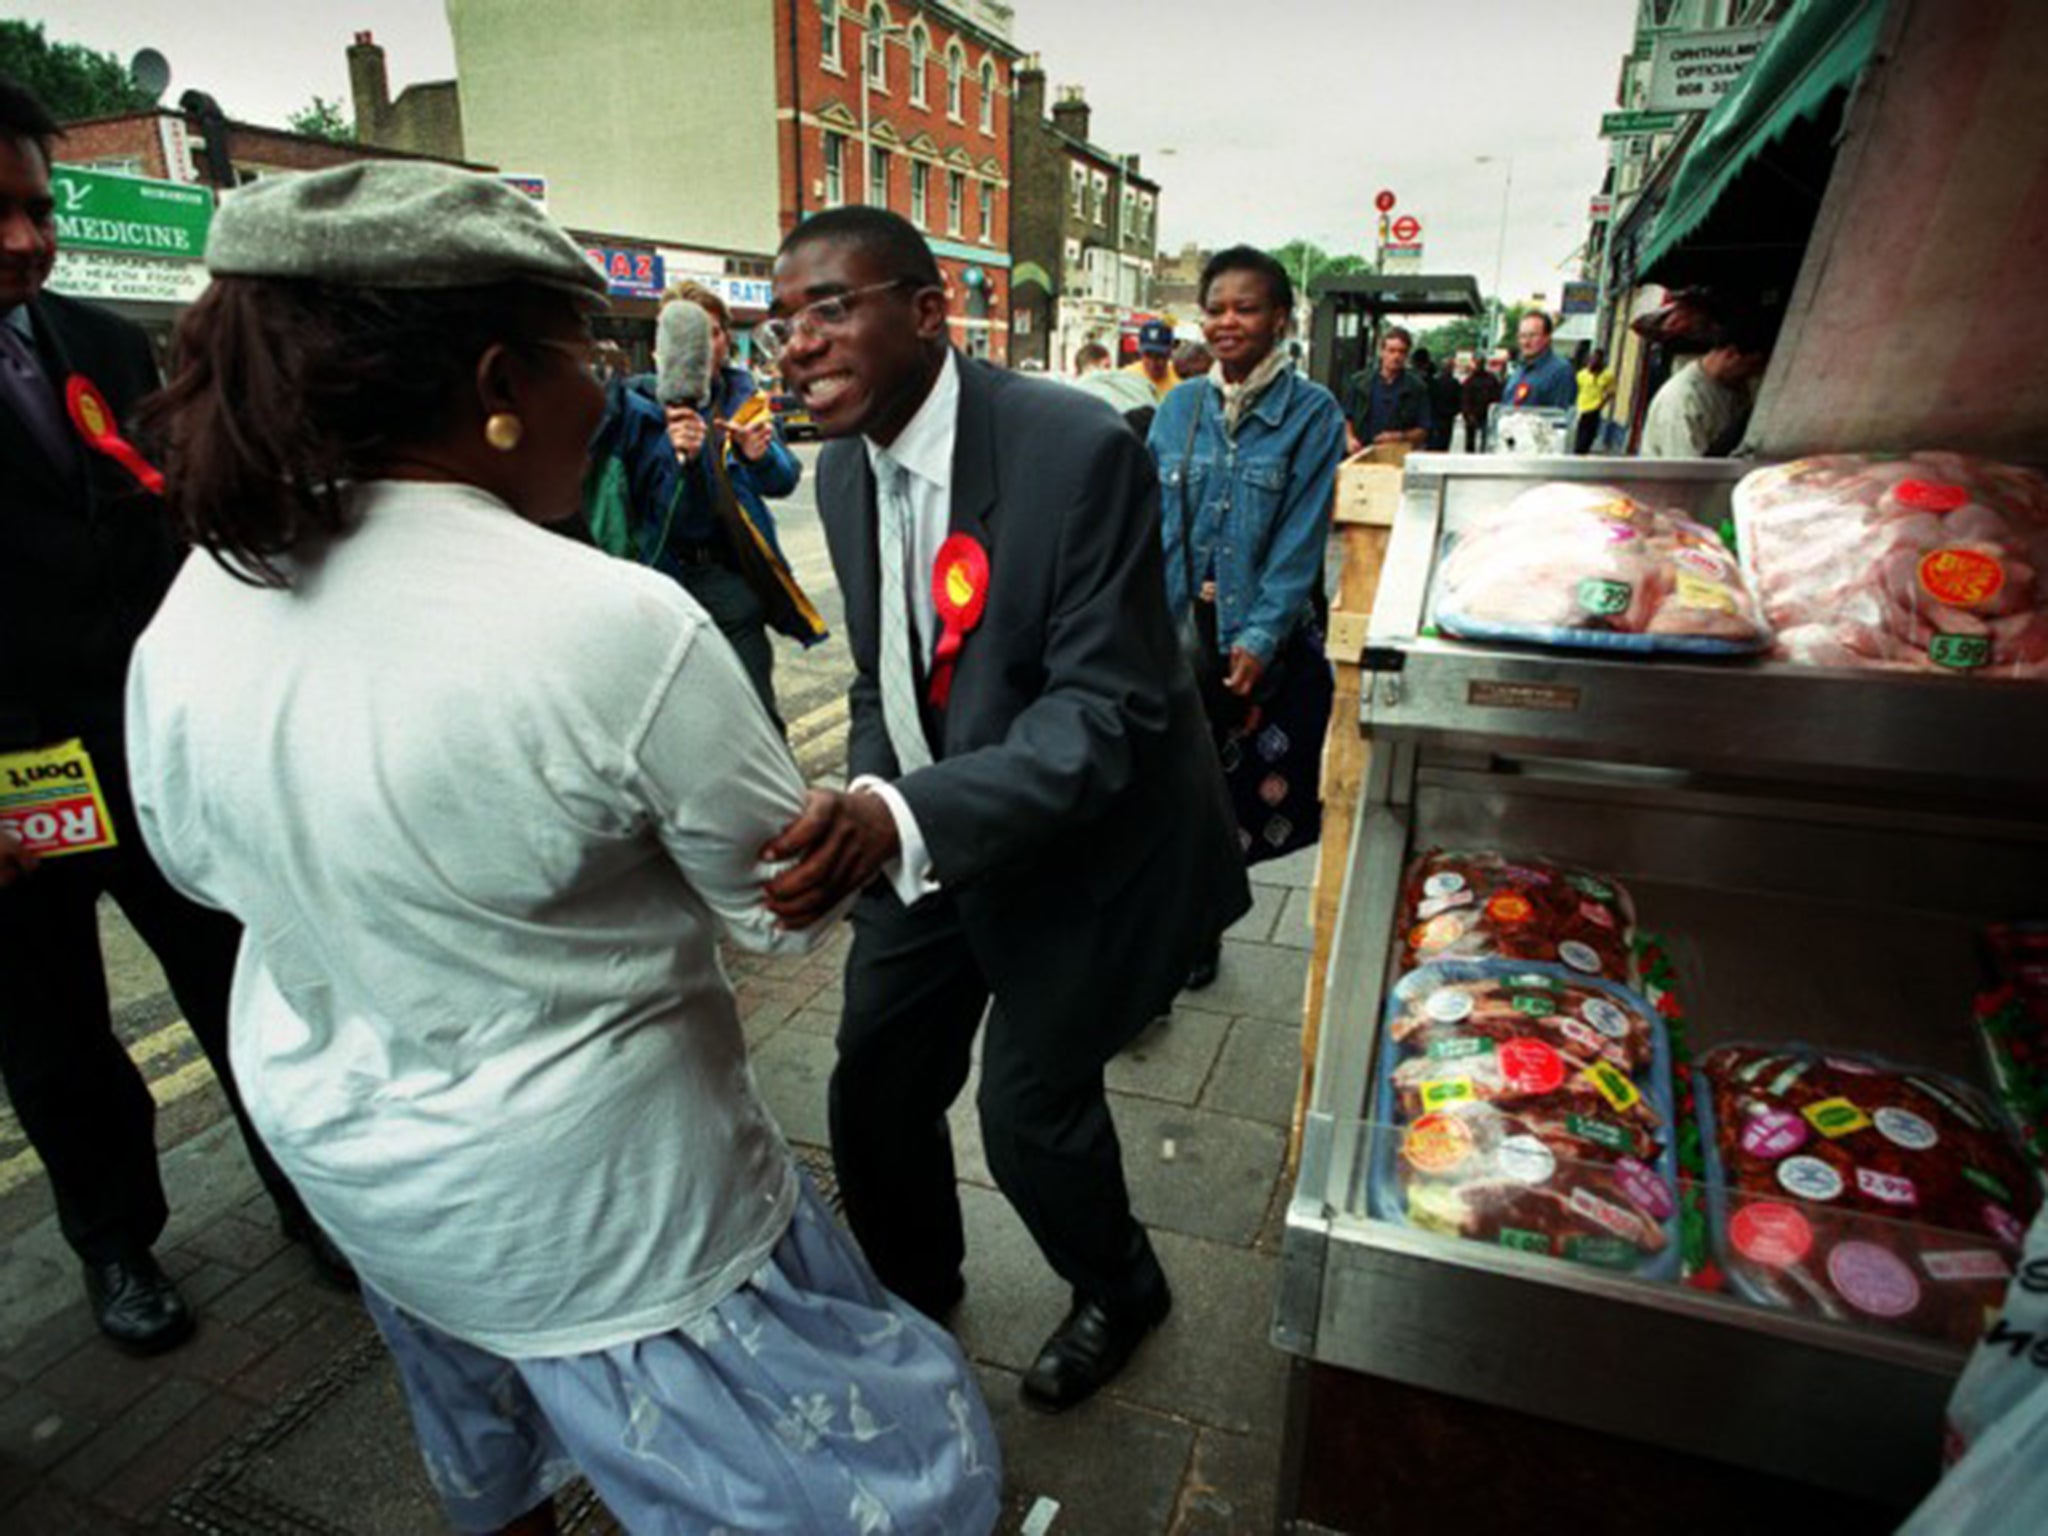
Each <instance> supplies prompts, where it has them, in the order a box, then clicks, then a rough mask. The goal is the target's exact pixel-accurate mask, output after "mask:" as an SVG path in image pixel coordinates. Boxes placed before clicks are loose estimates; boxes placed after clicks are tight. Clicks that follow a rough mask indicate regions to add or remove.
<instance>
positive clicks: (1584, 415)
mask: <svg viewBox="0 0 2048 1536" xmlns="http://www.w3.org/2000/svg"><path fill="white" fill-rule="evenodd" d="M1613 398H1614V370H1613V369H1612V368H1610V367H1608V366H1607V354H1606V353H1605V352H1602V351H1599V350H1598V349H1595V350H1594V351H1593V353H1592V354H1591V355H1590V356H1589V357H1587V359H1586V366H1585V367H1584V368H1581V369H1580V370H1579V431H1578V437H1577V439H1576V440H1575V441H1574V443H1573V444H1572V452H1574V453H1577V454H1580V455H1582V456H1583V455H1585V454H1589V453H1591V452H1592V451H1593V445H1594V443H1596V442H1598V441H1599V438H1600V421H1601V418H1602V417H1603V415H1604V414H1605V413H1606V410H1607V402H1608V401H1610V400H1612V399H1613Z"/></svg>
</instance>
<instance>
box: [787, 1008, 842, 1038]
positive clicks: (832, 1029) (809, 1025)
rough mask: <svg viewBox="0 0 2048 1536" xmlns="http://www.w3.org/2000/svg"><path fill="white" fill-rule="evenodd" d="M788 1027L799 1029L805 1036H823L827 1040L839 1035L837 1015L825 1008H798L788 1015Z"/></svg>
mask: <svg viewBox="0 0 2048 1536" xmlns="http://www.w3.org/2000/svg"><path fill="white" fill-rule="evenodd" d="M789 1027H790V1028H791V1029H800V1030H802V1031H803V1032H804V1033H805V1034H807V1035H823V1036H824V1037H825V1038H826V1039H827V1040H832V1039H836V1038H837V1037H838V1034H839V1015H838V1014H837V1013H836V1012H834V1011H832V1010H829V1009H825V1008H799V1009H797V1011H796V1012H795V1013H793V1014H791V1015H790V1019H789Z"/></svg>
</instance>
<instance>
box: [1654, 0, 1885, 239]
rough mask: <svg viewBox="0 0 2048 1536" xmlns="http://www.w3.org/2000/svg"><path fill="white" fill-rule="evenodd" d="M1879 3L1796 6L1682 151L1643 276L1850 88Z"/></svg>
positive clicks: (1814, 1) (1866, 55)
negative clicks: (1803, 124) (1804, 123)
mask: <svg viewBox="0 0 2048 1536" xmlns="http://www.w3.org/2000/svg"><path fill="white" fill-rule="evenodd" d="M1884 12H1885V5H1884V0H1796V3H1795V4H1794V5H1793V7H1792V9H1791V10H1790V11H1789V12H1787V13H1786V15H1785V18H1784V19H1783V20H1782V21H1780V22H1779V23H1778V25H1777V26H1776V28H1774V29H1773V30H1772V32H1771V36H1770V40H1769V41H1768V42H1766V43H1765V44H1764V46H1763V48H1762V49H1761V50H1760V51H1759V52H1758V53H1757V56H1756V57H1755V59H1753V60H1751V62H1750V66H1749V68H1748V69H1747V70H1745V71H1744V72H1743V75H1742V78H1741V79H1740V80H1738V81H1736V83H1735V88H1734V89H1733V90H1731V91H1730V92H1729V93H1728V94H1727V95H1726V96H1723V97H1722V98H1721V99H1720V101H1719V102H1717V103H1716V104H1715V106H1714V109H1713V111H1711V112H1709V113H1708V114H1707V116H1706V120H1705V121H1704V122H1703V123H1701V124H1700V129H1699V132H1698V133H1697V134H1695V135H1694V136H1693V140H1692V143H1691V145H1690V146H1689V147H1688V148H1687V150H1686V156H1685V160H1684V163H1683V164H1681V165H1680V166H1679V168H1678V176H1677V179H1676V181H1675V182H1674V183H1673V185H1672V188H1671V196H1670V197H1669V198H1668V199H1667V200H1666V202H1665V204H1664V207H1663V210H1662V211H1661V212H1660V213H1659V214H1658V216H1657V224H1656V227H1655V228H1654V229H1652V230H1651V231H1650V236H1649V238H1648V239H1647V240H1646V241H1644V243H1643V249H1642V253H1641V256H1640V258H1639V261H1638V270H1640V271H1644V272H1647V271H1649V270H1650V269H1651V268H1652V267H1654V266H1655V265H1656V264H1657V262H1658V261H1659V260H1661V259H1662V258H1663V257H1665V256H1666V255H1669V254H1670V252H1671V251H1672V250H1674V249H1675V248H1677V247H1678V246H1679V245H1680V244H1682V243H1683V242H1684V241H1685V240H1686V239H1687V238H1688V237H1689V236H1691V235H1692V234H1693V233H1694V232H1695V231H1696V230H1698V229H1699V227H1700V226H1701V225H1702V224H1704V223H1705V222H1706V220H1707V217H1708V215H1709V214H1711V213H1712V212H1713V211H1714V207H1715V205H1716V204H1717V203H1719V202H1720V201H1721V198H1722V195H1723V194H1724V193H1726V192H1727V191H1728V189H1729V187H1731V186H1732V185H1733V184H1734V183H1735V181H1736V179H1737V178H1738V177H1740V176H1741V175H1742V173H1743V171H1745V170H1746V169H1747V168H1748V167H1749V166H1750V164H1751V163H1752V162H1753V161H1754V160H1755V159H1756V158H1757V156H1759V155H1760V154H1762V153H1763V152H1764V151H1765V150H1767V149H1769V148H1770V147H1771V145H1773V144H1775V143H1776V142H1777V141H1778V140H1779V139H1781V138H1783V137H1784V136H1785V134H1786V133H1787V131H1789V130H1790V129H1791V127H1792V126H1793V124H1795V123H1797V122H1799V121H1800V119H1802V118H1806V117H1813V116H1816V115H1818V114H1819V112H1820V110H1821V108H1822V107H1823V106H1824V105H1825V104H1826V102H1827V101H1828V99H1829V98H1830V97H1832V96H1833V95H1834V94H1835V92H1836V91H1839V90H1843V89H1846V88H1847V87H1849V86H1850V85H1853V84H1854V83H1855V81H1856V79H1857V77H1858V76H1860V75H1861V74H1862V73H1863V66H1864V65H1866V64H1868V63H1869V62H1870V56H1871V54H1872V52H1874V51H1875V49H1876V47H1877V34H1878V28H1879V26H1880V24H1881V23H1882V22H1883V20H1884Z"/></svg>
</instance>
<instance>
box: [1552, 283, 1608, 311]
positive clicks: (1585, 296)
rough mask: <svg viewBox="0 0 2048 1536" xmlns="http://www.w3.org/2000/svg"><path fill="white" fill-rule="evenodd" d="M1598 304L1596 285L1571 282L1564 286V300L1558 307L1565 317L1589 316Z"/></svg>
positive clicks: (1598, 297)
mask: <svg viewBox="0 0 2048 1536" xmlns="http://www.w3.org/2000/svg"><path fill="white" fill-rule="evenodd" d="M1599 304H1600V285H1599V284H1598V283H1578V282H1572V283H1566V284H1565V285H1564V298H1563V300H1562V302H1561V303H1560V304H1559V306H1558V307H1559V308H1560V309H1561V310H1562V311H1563V312H1564V313H1565V314H1567V315H1590V314H1592V313H1593V311H1594V310H1595V309H1596V308H1598V307H1599Z"/></svg>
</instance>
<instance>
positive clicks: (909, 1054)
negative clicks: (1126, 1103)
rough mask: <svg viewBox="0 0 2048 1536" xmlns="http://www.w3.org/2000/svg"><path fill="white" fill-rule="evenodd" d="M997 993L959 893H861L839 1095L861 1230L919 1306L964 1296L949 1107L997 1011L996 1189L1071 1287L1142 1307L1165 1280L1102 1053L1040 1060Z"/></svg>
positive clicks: (986, 1129)
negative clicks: (1125, 1151)
mask: <svg viewBox="0 0 2048 1536" xmlns="http://www.w3.org/2000/svg"><path fill="white" fill-rule="evenodd" d="M988 1003H989V985H988V982H987V981H986V980H985V979H984V977H983V976H982V973H981V967H980V966H979V965H978V964H977V963H976V961H975V958H974V955H973V953H972V951H971V950H970V949H969V947H968V944H967V939H966V936H965V934H964V933H963V931H962V930H961V927H960V921H959V915H958V912H957V909H956V908H955V906H954V904H953V903H952V901H951V900H950V899H948V898H947V897H945V896H943V895H941V896H933V897H928V898H927V899H926V900H924V901H922V902H919V903H918V905H917V906H916V908H915V909H910V910H906V909H905V908H904V906H903V905H902V903H900V902H899V901H898V900H897V899H896V898H895V896H894V895H893V894H889V893H886V892H870V893H869V894H867V895H865V896H863V897H862V898H861V900H860V904H859V905H858V907H856V909H855V912H854V941H853V951H852V954H851V955H850V956H849V957H848V960H847V967H846V1011H845V1013H844V1015H843V1016H842V1017H841V1019H840V1025H839V1060H838V1064H837V1066H836V1067H835V1068H834V1069H833V1073H832V1087H831V1094H830V1108H831V1121H832V1156H833V1160H834V1162H835V1163H836V1164H837V1168H838V1174H839V1188H840V1193H841V1195H842V1196H843V1197H844V1199H845V1204H846V1215H847V1220H848V1222H849V1223H850V1224H851V1226H852V1228H853V1234H854V1236H855V1237H856V1238H858V1239H859V1240H860V1245H861V1247H862V1249H863V1250H865V1252H866V1254H867V1257H868V1262H869V1263H871V1264H872V1265H873V1266H874V1269H875V1273H876V1274H877V1275H878V1276H880V1277H881V1280H882V1283H883V1284H885V1285H887V1286H888V1287H889V1288H890V1289H891V1290H893V1291H895V1292H896V1293H897V1294H898V1295H899V1296H901V1297H903V1298H904V1299H905V1300H906V1301H908V1302H910V1303H911V1304H912V1305H914V1306H917V1307H920V1308H922V1309H924V1310H925V1311H927V1312H933V1313H936V1312H939V1311H942V1310H943V1309H944V1307H945V1306H946V1305H947V1304H948V1303H949V1302H950V1301H951V1300H952V1299H953V1297H954V1296H955V1295H956V1294H957V1291H958V1288H959V1284H960V1268H961V1262H962V1260H963V1258H964V1257H965V1254H966V1250H967V1243H966V1236H965V1233H964V1230H963V1228H962V1225H961V1217H960V1197H959V1191H958V1189H957V1188H956V1186H955V1183H954V1165H953V1141H952V1135H951V1132H950V1131H949V1129H948V1127H947V1124H946V1111H947V1109H948V1108H949V1107H950V1106H951V1105H952V1103H953V1101H954V1099H956V1098H957V1097H959V1094H960V1090H961V1088H962V1087H963V1086H965V1084H966V1082H967V1077H968V1069H969V1066H970V1061H971V1056H972V1051H973V1045H974V1035H975V1031H976V1029H977V1028H978V1027H979V1026H980V1024H981V1020H982V1015H983V1013H984V1012H987V1013H988V1028H987V1031H986V1033H985V1034H984V1035H983V1038H982V1047H981V1090H980V1094H979V1096H978V1101H977V1102H978V1107H979V1110H980V1114H981V1132H982V1142H983V1147H984V1149H985V1151H986V1152H987V1155H988V1164H989V1170H990V1172H991V1173H993V1174H994V1175H995V1180H996V1186H997V1187H998V1188H999V1189H1001V1190H1002V1192H1003V1194H1004V1196H1005V1197H1006V1198H1007V1199H1008V1200H1009V1202H1010V1204H1011V1205H1012V1206H1013V1207H1014V1208H1015V1209H1016V1212H1017V1214H1018V1215H1019V1216H1020V1217H1021V1218H1022V1219H1023V1221H1024V1225H1025V1226H1026V1228H1028V1229H1029V1231H1030V1233H1031V1236H1032V1238H1033V1240H1034V1241H1036V1242H1037V1244H1038V1247H1039V1250H1040V1251H1041V1252H1042V1253H1043V1254H1044V1255H1045V1257H1046V1261H1047V1262H1048V1263H1049V1264H1051V1266H1052V1267H1053V1269H1054V1271H1055V1272H1056V1273H1058V1274H1059V1275H1060V1276H1061V1278H1063V1279H1064V1280H1066V1282H1067V1283H1068V1284H1069V1285H1071V1286H1072V1287H1073V1288H1074V1289H1075V1290H1076V1291H1077V1292H1079V1293H1081V1294H1082V1295H1084V1296H1088V1297H1091V1298H1093V1299H1095V1300H1097V1301H1100V1302H1101V1303H1102V1304H1103V1305H1105V1306H1107V1307H1108V1308H1110V1309H1111V1310H1112V1311H1116V1310H1128V1311H1133V1312H1137V1311H1144V1310H1147V1309H1148V1308H1149V1307H1150V1305H1151V1304H1152V1303H1153V1302H1154V1300H1155V1299H1156V1297H1157V1295H1158V1293H1159V1291H1160V1290H1161V1289H1162V1288H1163V1287H1164V1286H1165V1284H1166V1278H1165V1275H1164V1274H1163V1273H1162V1272H1161V1270H1160V1268H1159V1261H1158V1259H1157V1258H1156V1257H1155V1256H1154V1254H1153V1252H1152V1244H1151V1241H1150V1239H1148V1238H1147V1237H1146V1235H1145V1229H1144V1228H1143V1227H1142V1226H1140V1225H1139V1224H1138V1222H1137V1220H1136V1218H1135V1217H1133V1216H1132V1215H1131V1200H1130V1192H1129V1189H1128V1188H1127V1186H1126V1185H1125V1183H1124V1170H1123V1156H1122V1150H1121V1148H1120V1147H1119V1146H1118V1143H1117V1135H1116V1124H1115V1122H1114V1121H1113V1120H1112V1119H1111V1118H1110V1113H1109V1102H1108V1099H1107V1098H1106V1096H1105V1094H1104V1090H1103V1084H1102V1062H1101V1061H1100V1060H1093V1061H1088V1062H1082V1063H1050V1062H1043V1061H1040V1060H1039V1059H1037V1057H1036V1056H1035V1055H1034V1053H1033V1051H1032V1049H1031V1044H1032V1043H1031V1042H1030V1041H1028V1040H1026V1039H1023V1038H1020V1037H1021V1035H1022V1031H1021V1030H1020V1029H1019V1028H1017V1027H1016V1026H1015V1025H1014V1024H1013V1022H1012V1021H1011V1019H1010V1017H1009V1016H1008V1015H1007V1014H1005V1012H1004V1011H1003V1005H1002V1000H1001V999H1000V998H998V999H996V1005H995V1007H994V1008H993V1009H992V1010H990V1009H989V1008H988ZM1105 1038H1107V1032H1105Z"/></svg>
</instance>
